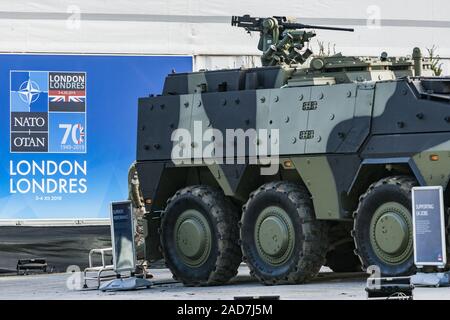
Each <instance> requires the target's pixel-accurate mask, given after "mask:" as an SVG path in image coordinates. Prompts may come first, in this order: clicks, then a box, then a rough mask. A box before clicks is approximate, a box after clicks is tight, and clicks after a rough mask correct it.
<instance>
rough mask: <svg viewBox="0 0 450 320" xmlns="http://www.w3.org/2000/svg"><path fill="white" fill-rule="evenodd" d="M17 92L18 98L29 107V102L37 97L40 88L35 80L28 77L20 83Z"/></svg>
mask: <svg viewBox="0 0 450 320" xmlns="http://www.w3.org/2000/svg"><path fill="white" fill-rule="evenodd" d="M18 93H19V97H20V99H21V100H22V101H23V102H25V103H26V104H28V105H29V106H30V107H31V104H32V103H33V102H35V101H36V100H37V99H38V98H39V94H40V93H41V90H40V89H39V86H38V84H37V83H36V82H34V81H33V80H31V79H28V81H25V82H23V83H22V84H21V85H20V89H19V91H18Z"/></svg>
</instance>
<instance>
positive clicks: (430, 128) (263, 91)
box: [136, 55, 450, 260]
mask: <svg viewBox="0 0 450 320" xmlns="http://www.w3.org/2000/svg"><path fill="white" fill-rule="evenodd" d="M420 63H421V64H422V65H421V66H419V67H418V66H417V61H416V64H415V62H414V61H412V60H408V59H406V58H401V59H396V58H389V59H374V58H358V57H343V56H341V55H336V56H332V57H316V58H313V59H312V60H311V62H310V63H309V65H308V66H307V67H298V68H295V67H287V66H274V67H264V68H254V69H235V70H218V71H204V72H194V73H188V74H171V75H168V77H167V78H166V81H165V85H164V90H163V92H162V95H160V96H151V97H146V98H140V99H139V112H138V119H139V120H138V142H137V159H136V169H137V172H138V176H139V181H140V187H141V192H142V197H143V199H145V206H146V211H147V214H146V219H147V224H146V226H145V227H146V228H147V233H146V234H147V236H146V251H147V252H146V254H147V259H148V260H155V259H158V258H160V253H159V251H158V246H159V242H158V241H159V238H158V236H157V230H158V227H159V222H158V218H159V214H160V212H161V210H163V209H164V206H165V202H166V200H167V199H168V198H169V197H170V196H171V195H172V194H173V193H175V191H176V190H178V189H180V188H182V187H184V186H188V185H192V184H206V185H212V186H218V187H220V188H221V189H222V190H223V191H224V193H225V194H226V195H227V196H229V197H230V198H232V199H234V201H235V202H237V203H243V202H244V201H246V200H247V197H248V194H249V193H250V192H251V191H253V190H255V189H256V188H257V187H258V186H260V185H261V184H263V183H265V182H268V181H275V180H291V181H297V182H299V181H302V182H303V183H304V184H305V185H306V186H307V188H308V190H309V192H310V194H311V196H312V199H313V203H314V208H315V213H316V218H317V219H322V220H335V221H349V220H351V217H352V212H353V211H354V210H355V209H356V207H357V205H358V198H359V196H360V195H361V194H362V193H364V192H365V190H366V189H367V187H368V186H369V185H370V184H371V183H372V182H374V181H376V180H378V179H380V178H382V177H385V176H388V175H389V172H391V171H393V170H394V171H396V172H404V173H407V174H411V175H412V176H414V177H415V178H416V179H417V181H418V183H419V184H420V185H441V186H443V187H444V190H447V191H446V192H448V188H447V187H448V184H449V176H450V175H449V169H448V168H450V108H449V105H448V102H449V100H450V94H449V93H448V92H447V93H442V94H436V93H435V94H433V93H427V92H428V91H427V90H426V89H425V88H424V85H425V84H426V83H425V82H426V81H428V80H429V78H427V77H415V76H414V75H415V70H416V71H417V70H418V68H419V70H420V71H421V74H422V75H429V74H431V70H429V65H428V64H426V63H425V62H424V61H420ZM427 79H428V80H427ZM435 79H438V81H441V82H442V83H441V84H442V85H443V86H444V87H445V85H448V83H447V82H445V81H446V80H444V79H441V80H439V78H435ZM444 91H445V90H444ZM312 102H313V103H314V104H315V107H314V108H310V106H311V103H312ZM194 121H202V124H203V126H204V128H203V129H206V128H215V129H218V130H220V131H221V132H223V133H224V135H225V130H226V129H243V130H246V129H249V128H254V129H271V128H273V129H279V133H280V134H279V142H277V143H279V150H280V170H279V172H278V173H277V174H276V175H273V176H261V175H260V173H259V168H258V165H254V164H223V165H222V164H221V165H218V164H215V165H209V166H208V165H205V164H201V163H200V164H196V165H189V166H186V165H184V166H178V167H177V166H176V165H174V163H173V162H172V161H171V151H172V147H173V142H172V141H171V134H172V132H173V131H174V130H175V129H177V128H185V129H187V130H190V131H191V132H192V133H193V126H194ZM310 130H312V131H311V132H313V133H312V135H311V136H310V137H308V139H302V137H301V132H302V131H310ZM187 147H189V148H192V150H193V152H195V148H196V147H198V146H196V145H195V144H194V145H192V146H187ZM430 155H438V156H439V161H431V160H430ZM247 156H248V155H247ZM286 160H291V164H292V165H290V166H285V163H286V162H285V161H286ZM446 194H447V193H446Z"/></svg>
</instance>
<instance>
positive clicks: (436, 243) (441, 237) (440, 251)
mask: <svg viewBox="0 0 450 320" xmlns="http://www.w3.org/2000/svg"><path fill="white" fill-rule="evenodd" d="M412 202H413V203H412V207H413V226H414V263H415V264H416V266H418V267H421V266H438V267H443V266H445V264H446V262H447V256H446V248H445V230H444V222H445V221H444V204H443V191H442V187H440V186H436V187H414V188H413V189H412Z"/></svg>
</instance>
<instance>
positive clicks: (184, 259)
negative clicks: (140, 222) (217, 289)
mask: <svg viewBox="0 0 450 320" xmlns="http://www.w3.org/2000/svg"><path fill="white" fill-rule="evenodd" d="M161 245H162V249H163V254H164V259H165V261H166V264H167V266H168V267H169V269H170V270H171V271H172V273H173V275H174V278H175V279H177V280H180V281H182V282H183V283H184V284H185V285H194V286H199V285H218V284H223V283H226V282H227V281H228V280H230V279H231V278H232V277H234V276H235V275H236V274H237V269H238V267H239V264H240V263H241V251H240V247H239V232H238V214H237V211H236V209H235V208H234V206H233V205H232V203H231V202H230V201H229V200H228V199H227V198H226V197H225V196H224V194H223V193H222V192H221V191H219V190H215V189H213V188H211V187H208V186H192V187H187V188H184V189H181V190H179V191H177V193H176V194H175V195H174V196H173V197H172V198H171V199H169V201H168V204H167V207H166V210H165V211H164V213H163V216H162V222H161Z"/></svg>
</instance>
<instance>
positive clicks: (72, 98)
mask: <svg viewBox="0 0 450 320" xmlns="http://www.w3.org/2000/svg"><path fill="white" fill-rule="evenodd" d="M85 100H86V97H76V96H50V102H85Z"/></svg>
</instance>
